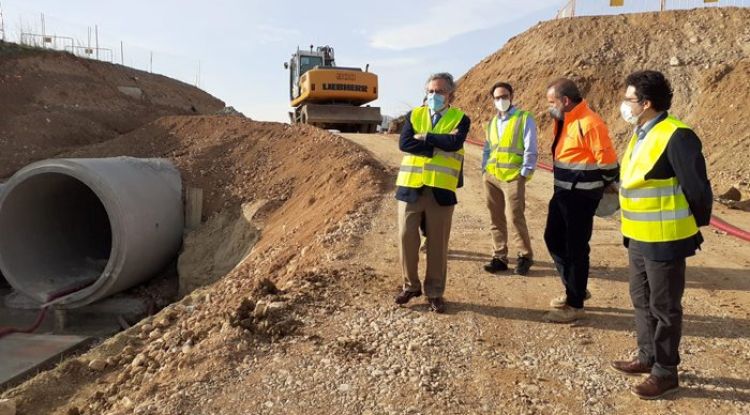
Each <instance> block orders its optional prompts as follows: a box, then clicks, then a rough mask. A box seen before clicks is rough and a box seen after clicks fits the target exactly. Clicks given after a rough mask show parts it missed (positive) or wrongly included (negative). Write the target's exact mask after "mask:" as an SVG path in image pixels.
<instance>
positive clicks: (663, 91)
mask: <svg viewBox="0 0 750 415" xmlns="http://www.w3.org/2000/svg"><path fill="white" fill-rule="evenodd" d="M625 86H632V87H634V88H635V96H636V97H638V102H643V101H645V100H649V101H651V107H652V108H653V109H654V110H656V111H666V110H668V109H669V108H671V107H672V95H673V93H672V85H670V84H669V81H668V80H667V78H665V77H664V74H663V73H661V72H658V71H638V72H633V73H631V74H630V75H628V77H627V78H626V79H625Z"/></svg>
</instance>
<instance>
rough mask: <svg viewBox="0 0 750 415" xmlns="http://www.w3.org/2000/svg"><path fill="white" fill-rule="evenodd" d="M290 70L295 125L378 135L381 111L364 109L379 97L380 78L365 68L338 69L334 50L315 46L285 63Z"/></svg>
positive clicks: (297, 53) (291, 114) (298, 51)
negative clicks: (301, 124) (377, 129)
mask: <svg viewBox="0 0 750 415" xmlns="http://www.w3.org/2000/svg"><path fill="white" fill-rule="evenodd" d="M284 67H285V68H286V69H288V70H289V99H290V101H291V106H292V107H294V112H293V113H290V114H289V115H290V118H291V121H292V122H293V123H304V124H312V125H315V126H318V127H321V128H326V129H337V130H339V131H359V132H375V130H376V128H377V126H378V125H379V124H380V122H381V120H382V117H381V116H380V108H376V107H370V106H362V105H364V104H367V103H369V102H372V101H374V100H375V99H377V97H378V77H377V75H375V74H373V73H371V72H369V66H368V67H366V69H365V71H362V69H361V68H346V67H339V66H336V60H335V57H334V51H333V48H332V47H331V46H318V47H317V48H316V49H314V47H313V46H312V45H311V46H310V50H309V51H308V50H300V49H299V48H298V49H297V52H296V53H294V54H293V55H292V58H291V59H290V60H289V62H285V63H284Z"/></svg>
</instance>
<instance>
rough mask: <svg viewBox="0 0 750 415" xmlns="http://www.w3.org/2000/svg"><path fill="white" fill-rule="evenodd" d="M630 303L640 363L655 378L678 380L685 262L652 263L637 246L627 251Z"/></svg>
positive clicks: (675, 260) (682, 259)
mask: <svg viewBox="0 0 750 415" xmlns="http://www.w3.org/2000/svg"><path fill="white" fill-rule="evenodd" d="M628 258H629V260H630V299H631V300H632V301H633V307H634V308H635V329H636V333H637V335H638V359H639V360H640V361H641V362H643V363H648V364H653V365H654V367H653V369H652V370H651V373H652V374H653V375H656V376H677V365H678V364H680V354H679V352H678V348H679V347H680V339H681V338H682V294H683V292H684V291H685V258H678V259H674V260H671V261H652V260H650V259H648V258H645V257H644V256H643V253H642V252H641V251H640V250H639V249H638V248H637V245H636V244H630V247H629V248H628Z"/></svg>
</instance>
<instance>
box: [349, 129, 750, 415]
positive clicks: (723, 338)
mask: <svg viewBox="0 0 750 415" xmlns="http://www.w3.org/2000/svg"><path fill="white" fill-rule="evenodd" d="M347 138H349V139H350V140H352V141H354V142H356V143H358V144H360V145H362V146H363V147H365V148H366V149H368V150H369V151H370V152H371V153H372V154H373V155H374V156H375V157H376V158H377V159H378V160H380V161H381V162H382V163H384V164H385V165H387V166H390V167H392V168H393V169H394V171H395V169H396V168H397V166H398V164H399V162H400V158H401V154H400V153H399V152H398V148H397V144H396V138H395V137H384V136H382V135H370V136H365V135H349V136H347ZM480 157H481V151H480V149H479V148H477V147H475V146H469V147H468V148H467V155H466V162H465V174H466V186H465V187H464V188H463V189H461V190H459V193H458V197H459V205H458V207H457V208H456V211H455V215H454V224H453V232H452V234H451V243H450V257H449V258H450V259H449V266H448V268H449V277H448V278H449V279H448V289H447V293H446V298H447V300H448V301H449V306H450V308H449V312H448V313H447V315H442V316H441V315H434V314H431V313H428V312H427V307H426V306H425V305H424V303H423V302H422V301H417V302H416V304H414V305H410V306H409V307H408V310H409V312H408V313H407V315H406V319H408V320H411V321H410V322H409V323H407V324H406V326H407V327H413V328H414V330H415V331H416V333H421V332H422V331H423V330H424V327H420V326H422V325H424V323H425V322H429V330H432V333H431V335H433V336H434V337H435V338H436V339H441V338H444V337H445V338H446V339H448V341H447V342H446V348H445V349H443V350H434V355H433V356H432V358H434V360H435V361H434V362H433V363H432V364H433V365H434V366H435V367H438V368H439V370H440V371H443V372H445V374H446V376H445V385H444V389H442V391H443V392H444V391H446V390H450V392H451V393H450V394H449V395H450V396H452V397H455V398H456V399H460V400H461V401H462V404H461V405H460V406H454V405H455V402H454V403H453V404H450V403H449V402H451V400H450V399H448V400H447V401H444V400H443V401H441V400H440V399H438V398H437V397H436V396H435V395H429V393H428V394H427V395H422V396H423V398H420V399H414V402H413V403H412V405H413V406H414V407H415V408H421V409H420V410H425V413H437V412H433V410H427V409H425V408H434V409H438V408H441V407H442V409H444V410H447V411H448V412H451V413H472V412H478V413H480V412H488V413H602V414H604V413H607V414H609V413H679V414H691V413H696V414H698V413H701V414H702V413H736V414H740V413H748V412H749V411H750V381H749V380H748V379H750V321H749V320H748V319H749V318H750V312H749V310H750V293H749V292H748V291H750V244H747V243H743V242H741V241H738V240H736V239H732V238H731V237H728V236H725V235H719V234H717V233H715V232H713V231H711V230H707V229H704V230H703V234H704V236H705V238H706V243H705V245H704V250H703V251H702V252H700V253H699V254H698V255H697V256H696V257H693V258H690V259H689V260H688V274H687V279H688V283H687V286H688V288H687V291H686V293H685V297H684V300H683V304H684V309H685V321H684V334H685V336H684V337H683V343H682V346H681V352H682V359H683V363H682V365H681V366H680V369H681V371H682V374H681V379H682V384H683V386H684V388H683V389H682V390H681V391H680V392H679V393H678V394H676V395H674V397H673V398H671V399H670V400H666V401H661V402H644V401H640V400H639V399H637V398H636V397H634V396H632V395H631V394H630V393H629V392H628V386H629V385H630V384H632V383H633V382H634V381H635V380H634V379H629V378H625V377H622V376H620V375H618V374H615V373H614V372H612V371H610V370H608V369H607V366H608V362H609V361H610V360H612V359H615V358H623V357H627V356H628V355H629V354H630V353H631V352H633V351H634V350H635V338H634V322H633V312H632V306H631V304H630V300H629V296H628V285H627V268H626V267H627V260H626V251H625V249H624V248H623V247H622V245H621V236H620V233H619V228H618V225H619V223H618V222H617V221H616V220H614V219H607V220H602V219H598V218H597V219H596V222H595V225H594V235H593V238H592V244H591V247H592V252H591V265H592V271H591V280H590V282H589V288H590V290H591V292H592V295H593V298H592V299H591V300H590V301H589V302H588V303H587V312H588V318H587V319H586V320H585V321H582V322H580V323H578V324H576V325H574V326H566V325H563V326H560V325H550V324H546V323H544V322H542V316H543V314H544V313H545V312H546V311H547V310H548V302H549V299H550V298H551V297H553V296H556V295H558V294H560V293H561V291H562V287H561V283H560V281H559V279H558V277H557V274H556V272H554V270H553V265H552V263H551V260H550V258H549V255H548V254H547V251H546V249H545V247H544V241H543V236H542V235H543V229H544V223H545V218H546V213H547V202H548V200H549V198H550V196H551V189H552V185H551V174H549V173H544V172H538V173H537V174H536V175H535V176H534V178H533V180H532V181H531V182H530V183H529V188H528V190H527V220H528V223H529V228H530V232H531V235H532V244H533V248H534V251H535V254H536V265H535V266H534V267H533V268H532V272H531V273H530V275H529V276H528V277H518V276H511V275H510V274H509V275H507V276H499V277H493V276H490V275H489V274H487V273H485V272H484V271H483V270H482V265H483V264H484V263H485V262H487V261H488V259H489V254H490V252H491V239H490V236H489V230H488V226H489V217H488V214H487V212H486V208H485V205H484V196H483V193H482V188H481V177H480V168H479V165H480ZM395 212H396V202H395V200H394V199H393V197H392V195H385V196H384V199H383V208H382V210H381V211H380V213H379V215H378V216H377V217H376V218H375V219H374V222H373V223H374V227H373V229H372V232H371V233H370V234H369V235H368V236H367V237H366V238H365V241H364V246H363V247H362V249H361V250H360V251H359V253H358V255H357V256H356V261H357V262H360V263H362V264H365V265H370V266H372V267H373V268H374V269H375V270H376V273H377V274H378V275H383V276H385V277H383V278H382V279H379V280H377V281H372V282H370V283H369V284H367V285H366V287H365V289H366V290H367V291H368V292H370V293H371V294H370V295H367V296H366V297H364V298H362V297H361V298H362V299H361V301H362V303H361V306H362V308H368V307H371V306H372V305H371V304H372V303H373V302H374V303H375V305H376V306H377V307H381V308H384V309H389V308H392V307H393V306H392V305H391V299H390V295H391V294H393V293H395V292H396V291H397V289H398V286H399V283H400V272H399V267H398V251H397V239H396V219H395ZM728 219H730V220H734V221H735V222H737V221H738V219H739V217H737V216H732V217H728ZM740 222H742V221H740ZM511 252H512V247H511ZM420 265H421V264H420ZM406 330H407V336H406V337H407V339H408V338H409V337H410V336H409V333H410V331H411V330H412V328H407V329H406ZM405 341H406V340H405ZM454 353H455V354H457V355H455V356H454ZM428 360H429V359H428ZM425 396H426V397H425ZM437 396H439V395H437ZM415 398H416V396H415ZM396 402H397V401H394V404H395V403H396ZM442 405H445V406H442ZM503 408H505V409H503ZM375 413H377V411H376V412H375Z"/></svg>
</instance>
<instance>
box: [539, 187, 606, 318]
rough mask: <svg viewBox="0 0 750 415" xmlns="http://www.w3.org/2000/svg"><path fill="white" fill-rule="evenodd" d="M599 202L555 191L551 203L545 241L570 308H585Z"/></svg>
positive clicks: (573, 193) (568, 192)
mask: <svg viewBox="0 0 750 415" xmlns="http://www.w3.org/2000/svg"><path fill="white" fill-rule="evenodd" d="M598 205H599V200H598V199H595V198H592V197H588V196H586V195H582V194H580V193H577V192H575V191H555V194H554V195H553V196H552V199H551V200H550V202H549V212H548V214H547V226H546V228H545V229H544V242H545V243H546V244H547V249H548V250H549V253H550V255H551V256H552V259H553V260H554V261H555V267H557V272H559V273H560V278H562V282H563V285H564V286H565V294H566V295H567V297H568V305H569V306H571V307H575V308H583V299H584V297H585V296H586V285H587V284H588V281H589V252H590V251H591V248H589V240H590V239H591V230H592V228H593V226H594V212H596V207H597V206H598Z"/></svg>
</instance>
